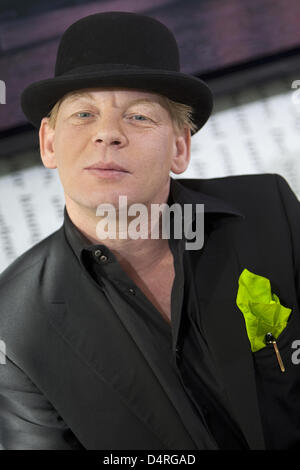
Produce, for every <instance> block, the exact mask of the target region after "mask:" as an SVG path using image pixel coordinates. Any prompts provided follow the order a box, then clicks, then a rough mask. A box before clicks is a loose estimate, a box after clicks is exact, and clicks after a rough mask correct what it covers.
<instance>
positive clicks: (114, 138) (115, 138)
mask: <svg viewBox="0 0 300 470" xmlns="http://www.w3.org/2000/svg"><path fill="white" fill-rule="evenodd" d="M94 142H95V143H96V144H105V145H106V146H114V147H117V148H118V147H120V148H121V147H123V146H124V145H126V143H127V137H126V136H125V134H124V132H123V130H122V128H121V125H120V122H119V120H118V119H117V118H114V117H105V116H102V117H101V118H100V121H99V125H98V129H97V131H96V133H95V135H94Z"/></svg>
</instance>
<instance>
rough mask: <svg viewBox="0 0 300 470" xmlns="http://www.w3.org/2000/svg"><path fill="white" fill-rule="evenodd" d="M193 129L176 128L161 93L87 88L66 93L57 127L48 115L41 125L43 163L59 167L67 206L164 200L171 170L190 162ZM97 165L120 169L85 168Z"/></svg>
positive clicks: (181, 167) (50, 166) (176, 170)
mask: <svg viewBox="0 0 300 470" xmlns="http://www.w3.org/2000/svg"><path fill="white" fill-rule="evenodd" d="M189 139H190V137H189V131H185V132H184V133H182V134H181V135H179V134H178V133H176V132H175V130H174V127H173V123H172V121H171V117H170V115H169V113H168V111H167V110H166V109H165V108H164V107H163V106H162V104H160V97H159V96H158V95H156V94H154V93H150V92H149V93H148V92H143V91H136V90H127V89H89V90H87V89H86V90H82V91H81V93H80V95H74V96H72V95H69V96H68V95H67V97H66V98H65V99H64V100H63V102H62V103H61V105H60V108H59V111H58V115H57V120H56V125H55V129H54V130H53V129H51V128H50V126H49V124H48V118H44V119H43V121H42V124H41V128H40V147H41V156H42V160H43V163H44V165H45V166H46V167H48V168H57V169H58V172H59V176H60V180H61V183H62V185H63V188H64V193H65V198H66V204H67V203H68V200H69V199H71V200H72V203H75V204H76V205H77V206H78V205H79V206H80V207H81V208H85V209H88V210H93V211H94V210H95V209H96V207H97V206H98V205H99V204H100V203H111V204H115V205H118V202H119V199H118V198H119V196H120V195H126V196H127V198H128V205H130V204H132V203H135V202H140V203H145V204H149V203H154V202H162V200H165V198H166V197H167V195H168V184H169V172H170V170H171V171H173V172H174V173H182V172H183V171H184V170H185V168H186V167H187V165H188V161H189V145H190V140H189ZM96 163H99V164H101V163H103V164H117V165H120V166H121V167H123V168H124V171H118V172H116V171H115V172H109V171H105V170H104V171H103V172H97V171H91V170H89V169H87V167H89V166H90V165H93V164H96Z"/></svg>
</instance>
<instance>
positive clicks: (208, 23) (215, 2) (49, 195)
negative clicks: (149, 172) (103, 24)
mask: <svg viewBox="0 0 300 470" xmlns="http://www.w3.org/2000/svg"><path fill="white" fill-rule="evenodd" d="M104 11H132V12H139V13H143V14H146V15H149V16H152V17H154V18H157V19H158V20H160V21H162V22H163V23H165V24H166V25H167V26H168V27H169V28H170V29H171V30H172V31H173V33H174V34H175V37H176V39H177V41H178V44H179V48H180V56H181V69H182V71H183V72H186V73H190V74H194V75H195V76H198V77H200V78H202V79H203V80H205V81H206V82H207V83H208V85H209V86H210V87H211V89H212V90H213V93H214V96H215V107H214V111H213V115H212V117H211V118H210V119H209V121H208V122H207V124H206V125H205V126H204V127H203V128H202V129H201V130H200V131H199V132H198V133H197V134H196V135H195V136H194V137H193V138H192V158H191V163H190V166H189V168H188V169H187V171H186V172H185V173H183V174H182V175H180V178H216V177H226V176H228V175H241V174H257V173H279V174H281V175H282V176H283V177H284V178H285V179H286V180H287V181H288V183H289V184H290V186H291V188H292V189H293V190H294V192H295V194H296V195H297V196H298V198H300V161H299V156H300V140H299V131H300V27H299V18H300V2H299V0H288V1H287V0H110V1H106V0H103V1H101V0H98V1H94V2H89V1H87V0H51V1H50V0H44V1H43V2H41V1H37V0H27V1H26V2H24V1H21V0H1V3H0V272H1V271H3V270H4V269H5V268H6V267H7V266H8V265H9V264H10V263H11V262H12V261H14V260H15V259H16V258H17V257H18V256H19V255H20V254H22V253H23V252H24V251H26V250H27V249H29V248H30V247H31V246H33V245H34V244H36V243H38V242H39V241H40V240H42V239H43V238H45V237H46V236H47V235H49V234H51V233H52V232H53V231H55V230H57V229H58V228H59V227H60V226H61V224H62V222H63V208H64V197H63V191H62V187H61V185H60V182H59V179H58V174H57V170H49V169H46V168H44V166H43V165H42V162H41V159H40V154H39V144H38V131H37V130H36V129H34V128H33V127H32V126H31V125H30V124H29V123H28V122H27V121H26V118H25V116H24V115H23V113H22V110H21V107H20V95H21V92H22V90H23V89H24V88H25V87H26V86H27V85H28V84H30V83H32V82H34V81H37V80H41V79H44V78H49V77H52V76H53V75H54V65H55V57H56V51H57V47H58V42H59V39H60V37H61V35H62V34H63V32H64V31H65V29H66V28H67V27H68V26H69V25H70V24H72V23H74V22H75V21H77V20H78V19H79V18H81V17H83V16H87V15H89V14H93V13H97V12H104ZM108 40H109V38H108ZM171 176H173V177H176V176H175V175H173V174H171Z"/></svg>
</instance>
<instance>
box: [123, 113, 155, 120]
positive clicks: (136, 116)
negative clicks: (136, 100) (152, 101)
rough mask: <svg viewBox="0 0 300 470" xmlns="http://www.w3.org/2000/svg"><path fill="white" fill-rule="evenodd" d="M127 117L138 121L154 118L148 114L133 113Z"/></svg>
mask: <svg viewBox="0 0 300 470" xmlns="http://www.w3.org/2000/svg"><path fill="white" fill-rule="evenodd" d="M127 117H128V119H130V120H132V121H136V122H145V121H152V119H150V118H149V117H147V116H144V115H143V114H131V115H129V116H127Z"/></svg>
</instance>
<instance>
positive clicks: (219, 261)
mask: <svg viewBox="0 0 300 470" xmlns="http://www.w3.org/2000/svg"><path fill="white" fill-rule="evenodd" d="M235 223H238V224H239V223H243V221H241V220H234V221H233V220H232V219H231V220H230V219H229V220H228V219H227V220H224V219H223V220H220V221H219V223H218V225H217V227H216V228H215V229H214V230H213V231H212V232H211V233H210V236H209V237H208V240H207V242H206V245H205V248H204V250H203V253H202V255H201V256H200V257H199V258H198V261H197V264H196V266H195V268H194V269H195V279H196V280H197V281H196V282H197V285H198V286H199V302H200V319H199V323H200V328H201V331H203V334H204V337H205V338H206V340H207V342H208V345H209V347H210V349H211V352H212V355H213V357H214V359H215V362H216V365H217V368H218V369H219V374H220V377H221V378H222V379H223V383H224V386H225V390H227V392H228V394H227V395H228V397H227V398H228V402H229V406H230V408H231V411H232V413H233V416H234V417H235V419H236V421H237V423H238V424H239V425H240V428H241V430H242V432H243V433H244V435H245V437H246V440H247V441H248V444H249V446H250V448H252V449H262V448H264V438H263V432H262V424H261V418H260V413H259V408H258V401H257V394H256V385H255V373H254V365H253V358H252V353H251V349H250V344H249V340H248V337H247V333H246V329H245V323H244V319H243V316H242V314H241V312H240V310H239V309H238V307H237V305H236V295H237V289H238V278H239V275H240V273H241V272H242V269H243V268H242V267H241V266H240V265H239V260H238V257H237V253H236V251H235V248H236V247H235V242H234V238H233V235H232V228H233V227H234V224H235Z"/></svg>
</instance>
